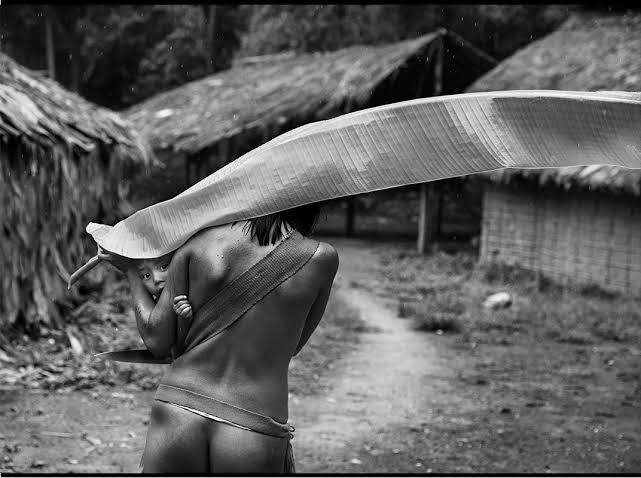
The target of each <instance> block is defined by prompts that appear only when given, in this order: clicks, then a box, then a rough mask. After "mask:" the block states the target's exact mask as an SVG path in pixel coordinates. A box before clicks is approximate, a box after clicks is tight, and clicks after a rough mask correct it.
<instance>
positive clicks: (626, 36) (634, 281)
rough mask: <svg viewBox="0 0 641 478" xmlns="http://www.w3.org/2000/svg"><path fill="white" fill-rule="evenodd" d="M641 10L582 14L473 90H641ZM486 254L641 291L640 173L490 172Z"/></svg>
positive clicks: (564, 276) (591, 169)
mask: <svg viewBox="0 0 641 478" xmlns="http://www.w3.org/2000/svg"><path fill="white" fill-rule="evenodd" d="M640 31H641V14H639V13H628V14H615V15H603V14H595V13H582V14H575V15H574V16H572V17H570V18H569V19H568V20H567V21H566V22H565V23H564V24H563V25H561V27H560V28H559V29H558V30H556V31H555V32H553V33H551V34H550V35H548V36H546V37H544V38H542V39H540V40H538V41H536V42H533V43H532V44H530V45H528V46H527V47H525V48H523V49H522V50H520V51H518V52H517V53H515V54H514V55H512V56H511V57H509V58H508V59H506V60H505V61H503V62H502V63H501V64H500V65H498V66H497V67H496V68H494V69H493V70H492V71H490V72H489V73H487V74H486V75H484V76H483V77H481V78H480V79H478V80H477V81H476V82H475V83H473V84H472V85H471V86H470V88H468V90H467V91H470V92H477V91H493V90H504V89H559V90H576V91H598V90H624V91H641V35H640V34H639V32H640ZM485 177H486V178H487V179H489V182H488V184H487V186H486V188H485V193H484V205H483V222H482V238H481V260H482V261H490V260H500V261H503V262H509V263H519V264H521V265H523V266H525V267H527V268H529V269H533V270H537V271H542V272H544V273H546V274H547V275H549V276H552V277H554V278H557V279H560V280H562V281H569V282H572V283H576V282H578V283H592V284H598V285H599V286H601V287H604V288H610V289H614V290H619V291H624V292H626V293H632V294H634V295H639V294H640V292H639V291H641V256H639V255H638V247H639V246H641V208H639V207H638V196H639V194H640V193H641V172H640V171H638V170H627V169H623V168H618V167H615V166H609V165H602V166H581V167H572V168H561V169H538V170H524V169H504V170H499V171H495V172H492V173H490V174H488V175H486V176H485Z"/></svg>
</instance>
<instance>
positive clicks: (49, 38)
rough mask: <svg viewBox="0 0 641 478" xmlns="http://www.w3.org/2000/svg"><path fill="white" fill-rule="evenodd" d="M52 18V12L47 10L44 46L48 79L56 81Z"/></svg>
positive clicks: (49, 9)
mask: <svg viewBox="0 0 641 478" xmlns="http://www.w3.org/2000/svg"><path fill="white" fill-rule="evenodd" d="M53 16H54V12H53V10H52V9H51V8H48V9H47V10H46V13H45V35H46V38H45V44H46V48H47V72H48V73H49V78H51V79H53V80H55V79H56V50H55V47H54V44H53Z"/></svg>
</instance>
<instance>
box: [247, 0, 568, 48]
mask: <svg viewBox="0 0 641 478" xmlns="http://www.w3.org/2000/svg"><path fill="white" fill-rule="evenodd" d="M572 9H574V7H572V6H569V5H568V6H565V5H563V6H555V5H456V4H443V5H439V4H428V5H417V4H397V5H328V4H324V5H258V6H253V7H252V8H249V9H248V11H247V15H248V17H249V19H248V28H247V29H246V32H245V34H244V35H243V37H242V40H241V45H242V46H241V49H240V52H239V54H240V55H241V56H252V55H264V54H270V53H278V52H281V51H285V50H297V51H325V50H335V49H338V48H343V47H347V46H350V45H353V44H357V43H362V44H377V43H387V42H392V41H398V40H403V39H407V38H414V37H417V36H419V35H422V34H425V33H429V32H431V31H434V30H435V29H437V28H439V27H446V28H449V29H452V30H454V31H455V32H457V33H459V34H460V35H461V36H463V37H464V38H465V39H467V40H468V41H470V42H472V43H473V44H475V45H477V46H478V47H480V48H481V49H483V50H485V51H486V52H488V53H490V54H491V55H493V56H495V57H497V58H504V57H505V56H507V55H509V54H511V53H512V52H514V51H515V50H516V49H517V48H520V47H521V46H523V45H525V44H527V43H528V42H530V41H532V40H534V39H536V38H539V37H540V36H542V35H544V34H546V33H548V32H550V31H551V30H552V29H554V28H555V27H556V26H557V25H559V23H560V22H561V21H563V20H564V19H565V18H566V17H567V15H568V13H569V12H570V11H571V10H572Z"/></svg>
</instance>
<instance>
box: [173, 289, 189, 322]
mask: <svg viewBox="0 0 641 478" xmlns="http://www.w3.org/2000/svg"><path fill="white" fill-rule="evenodd" d="M174 311H175V312H176V315H177V316H178V318H181V319H187V320H189V319H191V318H192V316H193V311H192V309H191V304H190V303H189V302H188V301H187V296H186V295H177V296H176V297H174Z"/></svg>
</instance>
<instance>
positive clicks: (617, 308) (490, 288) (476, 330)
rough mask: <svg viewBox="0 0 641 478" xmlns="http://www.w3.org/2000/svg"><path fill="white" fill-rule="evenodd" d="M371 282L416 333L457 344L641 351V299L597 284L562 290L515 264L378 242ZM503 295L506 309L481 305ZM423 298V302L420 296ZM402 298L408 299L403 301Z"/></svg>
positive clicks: (559, 286) (562, 288)
mask: <svg viewBox="0 0 641 478" xmlns="http://www.w3.org/2000/svg"><path fill="white" fill-rule="evenodd" d="M377 255H378V256H379V257H380V258H381V259H384V260H382V261H381V262H380V263H379V264H378V266H377V270H376V271H374V270H373V271H372V276H373V277H384V280H383V283H382V286H383V289H384V290H385V291H386V293H388V294H390V295H393V294H396V295H397V296H398V297H401V298H400V299H399V301H398V303H397V304H398V305H397V315H398V317H401V318H411V319H413V320H414V321H415V322H416V326H417V328H418V329H419V330H423V331H428V332H436V331H439V330H441V331H443V332H462V333H463V340H465V341H468V340H469V341H473V342H478V343H494V344H501V343H505V342H506V339H508V338H509V340H508V341H509V342H514V341H515V340H517V337H518V336H523V337H527V338H528V340H529V339H535V340H547V341H552V342H557V343H562V344H570V345H576V346H587V345H598V344H601V343H604V342H608V343H623V344H628V345H638V346H641V307H639V305H641V304H640V303H641V301H639V300H638V299H633V298H630V297H627V296H624V295H620V294H615V293H612V292H609V291H607V290H604V289H602V288H600V287H597V286H594V285H592V286H582V287H566V286H564V285H562V284H558V283H555V282H554V281H552V280H550V279H548V278H547V277H545V276H544V275H542V274H540V273H536V272H532V271H529V270H527V269H524V268H522V267H519V266H518V265H505V264H496V263H490V264H478V262H477V257H476V256H475V255H474V254H470V253H467V252H463V253H456V254H446V253H443V252H438V253H435V254H429V255H421V254H418V253H417V252H416V251H415V250H414V249H413V244H385V247H381V248H379V249H377ZM501 291H505V292H508V293H510V294H511V295H512V297H513V303H512V305H511V306H510V307H509V308H506V309H500V310H487V309H485V308H484V307H483V301H484V300H485V299H486V298H487V297H488V296H489V295H491V294H494V293H496V292H501ZM421 297H422V299H421ZM408 298H409V299H408Z"/></svg>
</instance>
